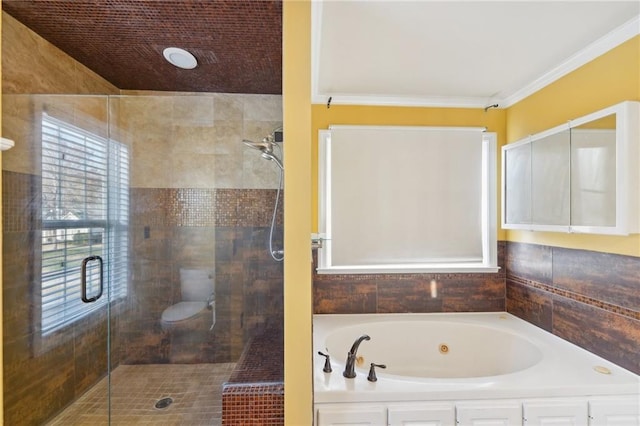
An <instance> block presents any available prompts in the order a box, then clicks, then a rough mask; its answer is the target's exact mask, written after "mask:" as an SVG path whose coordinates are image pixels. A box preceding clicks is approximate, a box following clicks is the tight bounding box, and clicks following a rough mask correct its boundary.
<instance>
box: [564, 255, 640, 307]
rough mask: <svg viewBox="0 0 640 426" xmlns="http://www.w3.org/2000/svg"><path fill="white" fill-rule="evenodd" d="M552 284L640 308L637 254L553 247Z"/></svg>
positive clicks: (585, 294) (639, 264) (607, 301)
mask: <svg viewBox="0 0 640 426" xmlns="http://www.w3.org/2000/svg"><path fill="white" fill-rule="evenodd" d="M553 286H554V287H558V288H562V289H565V290H568V291H571V292H574V293H577V294H581V295H583V296H587V297H590V298H592V299H596V300H599V301H602V302H606V303H611V304H613V305H617V306H621V307H625V308H629V309H633V310H635V311H638V312H640V258H638V257H632V256H622V255H618V254H609V253H598V252H593V251H586V250H572V249H565V248H557V247H554V248H553Z"/></svg>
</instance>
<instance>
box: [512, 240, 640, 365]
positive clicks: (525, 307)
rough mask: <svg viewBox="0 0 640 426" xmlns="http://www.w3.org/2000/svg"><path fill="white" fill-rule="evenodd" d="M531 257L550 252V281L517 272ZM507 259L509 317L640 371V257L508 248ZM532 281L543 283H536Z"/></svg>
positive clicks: (523, 246) (519, 245)
mask: <svg viewBox="0 0 640 426" xmlns="http://www.w3.org/2000/svg"><path fill="white" fill-rule="evenodd" d="M527 246H530V247H527ZM532 252H533V253H538V254H539V253H548V252H552V253H553V256H552V265H551V270H552V271H553V274H552V280H549V276H547V275H546V274H536V273H531V269H529V268H521V267H520V265H521V264H522V263H523V261H521V260H520V259H519V257H520V256H527V254H528V253H532ZM507 258H508V259H510V260H509V261H508V262H507V268H508V269H507V276H508V280H507V300H506V304H507V310H508V311H509V312H511V313H513V314H515V315H517V316H519V317H521V318H523V319H525V320H527V321H529V322H531V323H533V324H535V325H537V326H539V327H542V328H543V329H545V330H549V331H551V332H553V333H554V334H555V335H557V336H559V337H562V338H564V339H566V340H568V341H570V342H572V343H574V344H576V345H578V346H581V347H583V348H584V349H586V350H588V351H591V352H593V353H595V354H598V355H600V356H601V357H603V358H605V359H608V360H610V361H612V362H614V363H616V364H618V365H621V366H622V367H625V368H627V369H629V370H631V371H634V372H635V373H638V371H640V357H638V342H639V341H640V309H638V298H639V297H640V295H639V293H638V288H640V275H639V274H638V271H639V270H640V269H639V267H638V266H639V265H640V258H635V257H630V256H621V255H616V254H607V253H597V252H591V251H586V250H573V249H565V248H556V247H553V248H552V247H544V246H532V245H528V244H524V243H508V245H507ZM545 258H546V255H545ZM526 263H530V260H526ZM512 266H513V267H514V268H513V269H509V268H510V267H512ZM545 270H547V267H546V266H545ZM536 276H538V277H541V278H542V279H543V280H547V282H542V281H537V280H536V279H535V277H536Z"/></svg>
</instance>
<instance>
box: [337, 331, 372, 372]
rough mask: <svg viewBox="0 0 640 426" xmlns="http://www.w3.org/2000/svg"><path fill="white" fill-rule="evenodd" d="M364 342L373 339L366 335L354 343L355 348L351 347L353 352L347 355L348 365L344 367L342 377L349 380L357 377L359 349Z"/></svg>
mask: <svg viewBox="0 0 640 426" xmlns="http://www.w3.org/2000/svg"><path fill="white" fill-rule="evenodd" d="M363 340H371V337H369V336H367V335H366V334H363V335H362V336H360V337H358V338H357V339H356V341H355V342H353V346H351V350H350V351H349V353H348V354H347V363H346V365H345V366H344V371H343V372H342V375H343V376H344V377H346V378H348V379H353V378H354V377H356V371H355V367H356V359H357V353H358V347H359V346H360V343H362V341H363Z"/></svg>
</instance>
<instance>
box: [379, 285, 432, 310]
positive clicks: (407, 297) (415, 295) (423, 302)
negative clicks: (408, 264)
mask: <svg viewBox="0 0 640 426" xmlns="http://www.w3.org/2000/svg"><path fill="white" fill-rule="evenodd" d="M433 285H434V286H435V289H436V292H435V294H433V296H434V297H432V293H431V287H432V284H431V280H430V279H424V278H412V279H405V280H397V281H396V280H384V281H380V282H379V283H378V294H377V295H378V306H377V312H378V313H404V312H442V285H441V284H438V283H437V281H435V280H434V284H433Z"/></svg>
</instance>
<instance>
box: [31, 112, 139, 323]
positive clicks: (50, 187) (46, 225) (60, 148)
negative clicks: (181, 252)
mask: <svg viewBox="0 0 640 426" xmlns="http://www.w3.org/2000/svg"><path fill="white" fill-rule="evenodd" d="M128 188H129V153H128V148H127V147H126V146H125V145H122V144H120V143H117V142H114V141H110V140H108V139H105V138H102V137H100V136H98V135H95V134H93V133H90V132H87V131H85V130H83V129H80V128H78V127H75V126H72V125H70V124H68V123H65V122H63V121H61V120H58V119H55V118H53V117H50V116H48V115H46V114H45V115H43V118H42V274H41V278H42V297H41V319H42V334H43V335H47V334H50V333H51V332H53V331H55V330H57V329H59V328H62V327H63V326H65V325H67V324H69V323H71V322H73V321H75V320H77V319H78V318H81V317H83V316H85V315H87V314H89V313H90V312H93V311H94V310H96V309H98V308H100V307H101V306H104V304H105V303H107V301H108V299H112V300H113V299H114V298H117V297H122V296H124V295H126V291H127V280H126V277H127V269H128V266H127V257H128V242H127V225H128V214H129V189H128ZM95 255H97V256H101V257H102V258H103V259H104V261H105V262H104V264H105V270H104V277H105V293H104V296H103V297H102V298H100V299H98V301H96V302H94V303H89V304H85V303H83V302H82V300H81V297H80V292H81V287H80V285H81V284H80V280H81V265H82V260H83V259H84V258H86V257H88V256H95ZM108 283H110V284H111V287H109V288H107V284H108ZM99 285H100V283H99V271H98V270H97V268H95V267H89V268H88V270H87V293H88V294H96V293H97V292H98V287H99ZM109 292H110V294H109ZM109 296H110V297H109Z"/></svg>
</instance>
